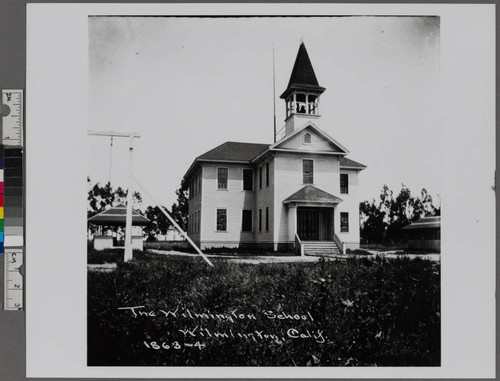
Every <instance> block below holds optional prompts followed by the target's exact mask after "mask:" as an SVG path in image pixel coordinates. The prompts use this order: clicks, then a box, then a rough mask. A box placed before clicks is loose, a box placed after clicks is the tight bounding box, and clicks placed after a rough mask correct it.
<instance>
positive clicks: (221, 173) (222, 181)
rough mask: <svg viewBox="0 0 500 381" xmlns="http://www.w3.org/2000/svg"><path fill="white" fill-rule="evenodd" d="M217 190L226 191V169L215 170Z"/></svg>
mask: <svg viewBox="0 0 500 381" xmlns="http://www.w3.org/2000/svg"><path fill="white" fill-rule="evenodd" d="M217 189H227V168H217Z"/></svg>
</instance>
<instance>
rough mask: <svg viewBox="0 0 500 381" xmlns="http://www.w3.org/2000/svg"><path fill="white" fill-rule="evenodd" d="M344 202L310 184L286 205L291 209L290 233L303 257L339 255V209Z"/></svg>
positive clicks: (288, 199) (289, 211)
mask: <svg viewBox="0 0 500 381" xmlns="http://www.w3.org/2000/svg"><path fill="white" fill-rule="evenodd" d="M341 201H342V200H341V199H340V198H338V197H336V196H334V195H332V194H330V193H328V192H325V191H323V190H321V189H318V188H316V187H314V186H313V185H306V186H304V187H303V188H302V189H300V190H299V191H297V192H295V193H294V194H292V195H291V196H290V197H288V198H287V199H286V200H284V201H283V203H284V204H285V205H286V207H287V209H288V234H289V238H290V239H291V240H293V241H294V242H295V244H294V247H295V250H296V251H297V252H300V253H301V255H305V254H313V255H318V254H321V255H323V254H325V255H326V254H333V251H336V252H338V247H337V243H336V240H335V208H336V206H337V205H338V203H339V202H341Z"/></svg>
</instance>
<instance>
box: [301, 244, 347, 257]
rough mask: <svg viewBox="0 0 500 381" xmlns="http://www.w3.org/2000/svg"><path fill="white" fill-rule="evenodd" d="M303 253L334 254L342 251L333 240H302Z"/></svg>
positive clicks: (316, 254)
mask: <svg viewBox="0 0 500 381" xmlns="http://www.w3.org/2000/svg"><path fill="white" fill-rule="evenodd" d="M302 245H303V246H304V254H305V255H315V256H335V255H340V254H342V252H341V251H340V249H339V247H338V246H337V244H336V243H335V241H302Z"/></svg>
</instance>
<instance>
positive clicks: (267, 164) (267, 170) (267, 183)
mask: <svg viewBox="0 0 500 381" xmlns="http://www.w3.org/2000/svg"><path fill="white" fill-rule="evenodd" d="M268 186H269V163H266V187H268Z"/></svg>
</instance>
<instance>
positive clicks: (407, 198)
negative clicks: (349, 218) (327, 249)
mask: <svg viewBox="0 0 500 381" xmlns="http://www.w3.org/2000/svg"><path fill="white" fill-rule="evenodd" d="M359 210H360V220H361V221H360V226H361V229H360V234H361V241H362V242H363V243H377V244H380V243H384V244H395V243H399V242H401V241H402V239H403V234H402V228H403V227H404V226H406V225H408V224H409V223H411V222H414V221H416V220H418V219H420V218H421V217H423V216H429V215H431V216H432V215H439V213H440V212H441V209H440V207H439V208H436V206H434V204H433V200H432V197H431V195H430V194H429V193H428V192H427V190H426V189H425V188H424V189H422V191H421V192H420V196H419V197H413V196H412V195H411V192H410V189H409V188H408V187H406V186H405V185H404V184H401V190H400V191H399V193H398V195H397V196H396V198H394V193H393V191H392V190H391V189H389V187H388V186H387V185H384V186H383V187H382V190H381V192H380V196H379V202H378V204H377V203H376V202H375V200H373V201H372V202H371V203H370V202H368V201H363V202H361V203H360V209H359Z"/></svg>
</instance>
